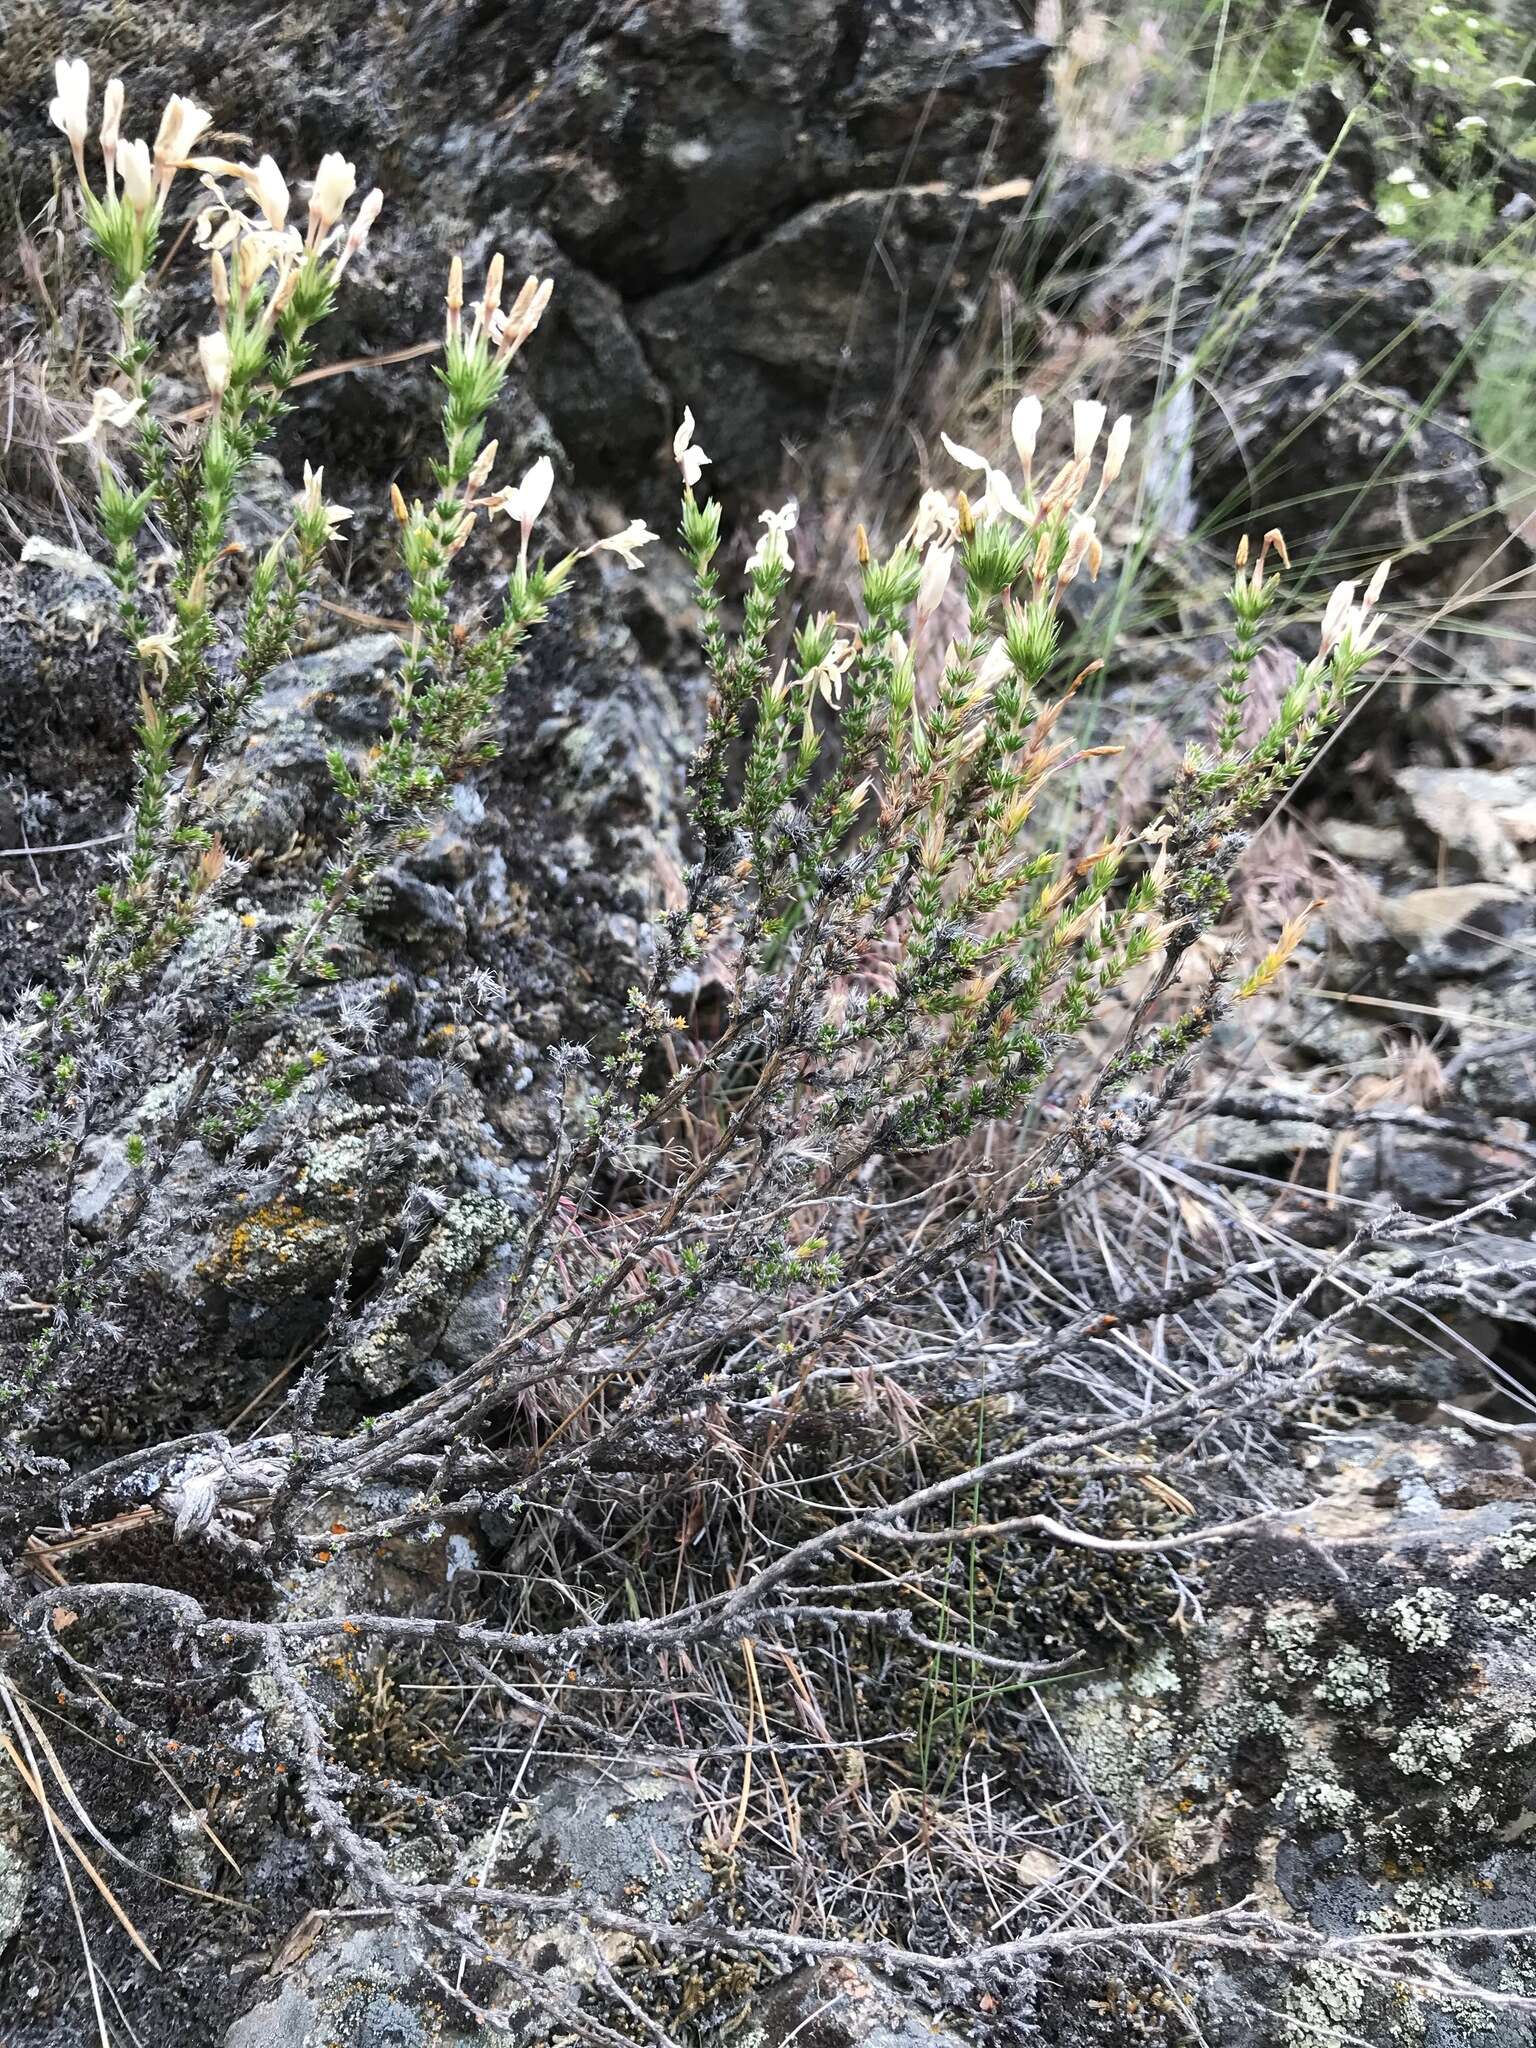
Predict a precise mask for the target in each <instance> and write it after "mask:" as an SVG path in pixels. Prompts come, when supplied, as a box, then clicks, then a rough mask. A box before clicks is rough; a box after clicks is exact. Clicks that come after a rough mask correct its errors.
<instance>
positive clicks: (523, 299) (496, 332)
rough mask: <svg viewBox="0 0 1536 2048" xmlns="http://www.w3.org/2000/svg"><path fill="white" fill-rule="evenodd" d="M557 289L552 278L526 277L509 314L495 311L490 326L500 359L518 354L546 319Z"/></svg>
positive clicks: (497, 309) (488, 324)
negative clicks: (546, 312) (545, 313)
mask: <svg viewBox="0 0 1536 2048" xmlns="http://www.w3.org/2000/svg"><path fill="white" fill-rule="evenodd" d="M498 260H499V259H498ZM554 289H555V281H554V279H553V278H552V277H545V278H538V277H525V278H524V279H523V282H522V284H521V285H520V286H519V287H518V293H517V297H516V298H515V299H514V300H513V301H512V305H511V308H510V309H509V311H507V312H505V313H503V312H502V311H501V309H500V307H499V306H498V307H496V308H495V309H494V310H493V311H492V313H491V317H490V320H489V322H488V323H487V326H488V332H489V334H490V337H491V340H492V341H493V342H494V343H495V345H496V350H497V353H498V354H499V355H503V356H515V355H516V354H517V352H518V350H519V349H520V348H521V347H522V345H523V343H524V342H525V341H526V340H527V339H528V337H529V335H530V334H532V332H533V330H534V329H535V328H536V327H537V326H538V324H539V322H540V321H541V320H542V319H543V318H544V309H545V307H546V306H547V305H548V304H549V302H550V299H551V298H552V297H553V295H554Z"/></svg>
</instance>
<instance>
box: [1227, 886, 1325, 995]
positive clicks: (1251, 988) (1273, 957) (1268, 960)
mask: <svg viewBox="0 0 1536 2048" xmlns="http://www.w3.org/2000/svg"><path fill="white" fill-rule="evenodd" d="M1323 901H1324V899H1323V898H1322V897H1320V896H1319V897H1314V899H1313V900H1312V902H1310V903H1309V904H1308V905H1307V907H1306V909H1305V910H1302V911H1299V912H1298V913H1297V915H1296V916H1295V917H1293V918H1291V919H1290V920H1289V921H1288V923H1287V924H1286V926H1285V928H1284V930H1283V931H1282V932H1281V934H1280V936H1279V938H1278V939H1277V940H1276V941H1275V944H1274V946H1273V947H1272V948H1271V949H1270V951H1269V952H1267V953H1266V954H1265V955H1264V958H1263V959H1262V960H1261V961H1260V962H1259V964H1258V966H1257V967H1255V968H1254V970H1253V972H1252V974H1250V975H1249V976H1248V979H1247V980H1246V981H1245V982H1244V983H1243V984H1242V986H1241V988H1239V989H1238V990H1237V992H1236V999H1237V1001H1238V1002H1240V1003H1241V1002H1246V1001H1247V999H1248V998H1249V997H1250V996H1256V995H1257V994H1258V993H1259V991H1260V990H1261V989H1264V988H1267V987H1268V986H1269V984H1270V983H1271V982H1272V981H1273V980H1274V978H1275V976H1276V975H1277V974H1278V973H1279V972H1280V970H1281V968H1282V967H1283V966H1284V965H1285V963H1286V961H1287V960H1289V959H1290V957H1291V955H1292V954H1293V953H1294V952H1295V950H1296V948H1297V947H1298V946H1299V945H1300V943H1301V940H1302V937H1303V935H1304V933H1305V932H1306V929H1307V925H1308V923H1309V922H1310V921H1311V919H1312V917H1313V916H1314V914H1315V913H1316V912H1317V911H1319V910H1321V909H1322V907H1323Z"/></svg>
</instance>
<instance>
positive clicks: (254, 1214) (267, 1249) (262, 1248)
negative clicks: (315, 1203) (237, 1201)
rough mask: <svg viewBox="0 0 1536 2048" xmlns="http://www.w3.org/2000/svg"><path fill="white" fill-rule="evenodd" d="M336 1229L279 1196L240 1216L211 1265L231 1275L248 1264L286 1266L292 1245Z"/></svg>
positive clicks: (239, 1272) (326, 1235) (286, 1198)
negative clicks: (219, 1267) (213, 1264)
mask: <svg viewBox="0 0 1536 2048" xmlns="http://www.w3.org/2000/svg"><path fill="white" fill-rule="evenodd" d="M336 1228H337V1226H336V1224H335V1223H334V1222H328V1221H327V1220H326V1219H325V1218H324V1217H323V1216H314V1215H311V1214H309V1212H308V1211H306V1210H305V1209H303V1208H302V1207H301V1206H300V1204H299V1203H297V1202H296V1201H294V1200H293V1198H292V1197H291V1196H289V1195H279V1196H277V1197H276V1198H275V1199H274V1200H273V1201H270V1202H263V1204H262V1205H261V1207H260V1208H259V1209H253V1210H252V1211H251V1213H250V1215H248V1216H242V1217H241V1219H240V1221H239V1222H238V1223H237V1224H236V1225H235V1227H234V1229H233V1230H232V1231H231V1232H230V1233H229V1240H228V1243H227V1244H226V1245H225V1246H224V1248H223V1250H222V1251H221V1252H220V1253H218V1254H216V1255H215V1262H216V1263H217V1264H218V1265H221V1266H222V1267H224V1269H225V1270H226V1271H227V1272H228V1273H229V1274H231V1275H232V1276H238V1275H239V1274H241V1273H243V1272H245V1271H247V1270H248V1269H249V1268H250V1267H251V1266H252V1265H261V1266H268V1265H271V1264H274V1263H275V1264H277V1265H286V1264H287V1263H288V1261H289V1260H290V1259H291V1258H292V1257H293V1255H294V1249H295V1247H296V1246H298V1245H301V1244H303V1243H305V1242H306V1241H309V1240H312V1239H314V1238H317V1237H328V1236H331V1235H334V1233H335V1231H336Z"/></svg>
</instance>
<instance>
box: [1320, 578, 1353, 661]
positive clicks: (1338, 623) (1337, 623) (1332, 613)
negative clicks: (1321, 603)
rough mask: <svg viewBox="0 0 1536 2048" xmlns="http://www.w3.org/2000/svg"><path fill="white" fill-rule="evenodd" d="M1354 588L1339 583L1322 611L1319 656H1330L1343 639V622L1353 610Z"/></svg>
mask: <svg viewBox="0 0 1536 2048" xmlns="http://www.w3.org/2000/svg"><path fill="white" fill-rule="evenodd" d="M1355 588H1356V586H1355V585H1354V584H1353V583H1341V584H1339V585H1338V586H1337V588H1336V589H1335V590H1334V593H1333V595H1332V596H1331V597H1330V598H1329V600H1328V603H1327V605H1326V607H1325V608H1324V611H1323V624H1322V632H1321V636H1320V640H1319V645H1318V650H1317V651H1318V654H1319V655H1320V656H1322V655H1328V654H1331V653H1332V652H1333V650H1334V648H1335V647H1336V646H1337V645H1338V643H1339V641H1340V639H1341V638H1342V637H1343V633H1344V627H1345V622H1346V621H1347V620H1348V618H1349V617H1350V615H1351V613H1352V612H1353V611H1354V609H1355Z"/></svg>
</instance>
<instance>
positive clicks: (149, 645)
mask: <svg viewBox="0 0 1536 2048" xmlns="http://www.w3.org/2000/svg"><path fill="white" fill-rule="evenodd" d="M176 637H177V626H176V622H175V621H174V620H172V622H171V623H170V625H168V626H167V627H166V628H165V630H164V631H163V632H160V633H146V634H145V635H144V638H143V639H142V640H135V641H134V643H133V651H134V653H135V654H137V655H138V657H139V659H140V661H150V662H153V663H154V665H155V667H156V668H157V669H158V670H159V672H160V680H161V681H162V682H164V681H165V678H166V677H167V675H169V673H170V668H171V663H172V662H173V661H174V660H175V658H176Z"/></svg>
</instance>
